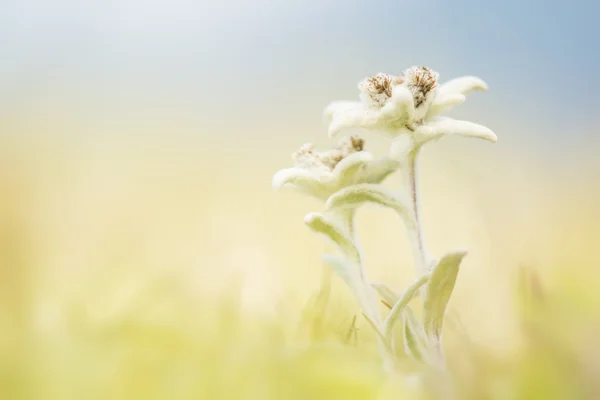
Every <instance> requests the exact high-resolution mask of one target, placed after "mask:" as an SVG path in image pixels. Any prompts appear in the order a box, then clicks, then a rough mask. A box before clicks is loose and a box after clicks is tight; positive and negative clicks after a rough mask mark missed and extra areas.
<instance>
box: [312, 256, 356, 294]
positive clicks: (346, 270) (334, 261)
mask: <svg viewBox="0 0 600 400" xmlns="http://www.w3.org/2000/svg"><path fill="white" fill-rule="evenodd" d="M321 258H322V259H323V261H325V262H326V263H327V265H329V267H331V269H332V270H333V271H334V272H335V273H336V274H337V276H339V277H340V278H342V280H343V281H344V282H345V283H346V285H348V287H349V288H350V290H352V292H353V293H354V295H355V296H357V297H358V296H359V294H360V283H359V282H360V278H359V277H358V275H357V273H356V271H355V270H354V268H352V267H351V266H350V265H349V264H348V262H347V261H345V260H344V259H343V258H341V257H338V256H336V255H333V254H323V255H322V256H321Z"/></svg>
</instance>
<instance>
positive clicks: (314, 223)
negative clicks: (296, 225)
mask: <svg viewBox="0 0 600 400" xmlns="http://www.w3.org/2000/svg"><path fill="white" fill-rule="evenodd" d="M304 223H305V224H306V225H308V227H309V228H311V229H312V230H313V231H315V232H318V233H321V234H323V235H325V236H327V237H328V238H329V239H331V240H332V241H333V242H334V243H335V244H336V245H337V246H338V247H339V248H340V250H341V251H342V252H343V253H344V254H345V255H346V256H348V258H349V259H350V260H351V261H352V262H355V263H357V264H359V265H360V262H361V259H360V253H359V252H358V250H357V249H356V246H355V245H354V242H353V241H352V239H350V238H349V237H348V236H347V235H346V234H345V233H344V231H343V230H342V229H341V228H340V227H338V226H337V225H336V224H335V223H333V222H331V221H329V220H328V219H327V218H326V217H325V216H324V215H323V214H321V213H309V214H307V215H306V216H305V217H304Z"/></svg>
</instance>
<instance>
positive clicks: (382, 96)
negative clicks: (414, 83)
mask: <svg viewBox="0 0 600 400" xmlns="http://www.w3.org/2000/svg"><path fill="white" fill-rule="evenodd" d="M400 83H402V78H400V77H396V76H393V75H389V74H383V73H379V74H377V75H373V76H370V77H368V78H365V79H363V80H362V81H360V83H359V84H358V89H359V90H360V91H361V99H362V100H363V101H364V102H365V103H367V104H369V105H371V106H374V107H383V105H384V104H385V102H386V101H387V100H388V99H389V98H390V97H392V88H393V87H394V85H397V84H400Z"/></svg>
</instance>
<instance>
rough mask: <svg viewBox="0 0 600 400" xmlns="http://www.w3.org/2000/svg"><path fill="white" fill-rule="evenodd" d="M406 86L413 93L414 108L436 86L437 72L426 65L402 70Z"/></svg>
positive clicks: (423, 101) (419, 104)
mask: <svg viewBox="0 0 600 400" xmlns="http://www.w3.org/2000/svg"><path fill="white" fill-rule="evenodd" d="M404 77H405V79H406V87H407V88H408V90H410V92H411V93H412V95H413V99H414V102H415V108H418V107H419V106H421V105H422V104H423V103H425V101H426V100H427V95H428V94H429V93H430V92H431V91H432V90H433V89H435V88H436V87H437V86H438V78H439V74H438V73H437V72H435V71H433V70H432V69H430V68H428V67H424V66H422V67H411V68H409V69H407V70H406V71H405V72H404Z"/></svg>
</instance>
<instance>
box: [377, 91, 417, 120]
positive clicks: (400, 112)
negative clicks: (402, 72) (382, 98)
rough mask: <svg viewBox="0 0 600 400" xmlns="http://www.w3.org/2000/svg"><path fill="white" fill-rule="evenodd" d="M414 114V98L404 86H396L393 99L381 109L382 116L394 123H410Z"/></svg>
mask: <svg viewBox="0 0 600 400" xmlns="http://www.w3.org/2000/svg"><path fill="white" fill-rule="evenodd" d="M414 113H415V105H414V101H413V96H412V94H411V93H410V90H408V89H407V88H406V86H404V85H396V86H395V87H394V89H392V97H390V99H389V100H388V101H387V102H386V103H385V105H384V106H383V107H382V108H381V116H382V117H384V118H387V119H390V120H393V121H410V120H412V119H413V116H414Z"/></svg>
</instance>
